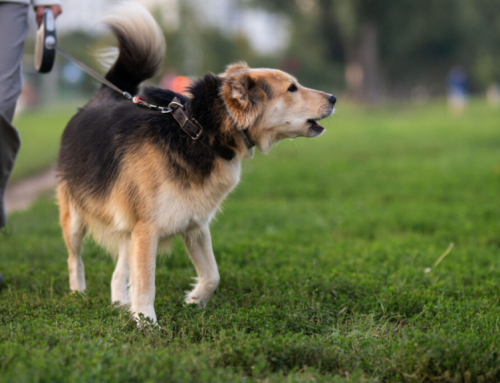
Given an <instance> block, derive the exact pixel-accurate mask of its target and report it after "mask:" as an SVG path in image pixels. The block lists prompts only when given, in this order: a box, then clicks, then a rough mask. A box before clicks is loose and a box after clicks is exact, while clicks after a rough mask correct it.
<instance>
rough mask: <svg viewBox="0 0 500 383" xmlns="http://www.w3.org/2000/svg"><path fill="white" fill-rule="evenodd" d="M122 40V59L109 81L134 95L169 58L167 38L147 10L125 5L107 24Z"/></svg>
mask: <svg viewBox="0 0 500 383" xmlns="http://www.w3.org/2000/svg"><path fill="white" fill-rule="evenodd" d="M103 21H104V22H105V23H106V24H107V25H108V26H109V27H110V28H111V30H112V31H113V34H114V35H115V36H116V38H117V40H118V49H119V52H120V53H119V55H118V59H117V60H116V62H115V63H114V65H113V66H112V67H111V69H110V70H109V72H108V73H107V74H106V79H107V80H109V81H110V82H112V83H113V84H115V85H116V86H117V87H118V88H120V89H122V90H124V91H126V92H129V93H130V94H132V95H134V94H136V93H137V87H138V86H139V84H140V83H141V82H143V81H144V80H146V79H148V78H151V77H153V76H154V75H155V74H156V72H157V71H158V69H159V68H160V66H161V62H162V60H163V57H164V56H165V38H164V37H163V33H162V31H161V29H160V27H159V26H158V24H157V23H156V21H155V19H154V18H153V16H151V14H150V13H149V12H148V10H147V9H146V8H144V7H143V6H142V5H140V4H138V3H135V2H130V1H128V2H122V3H120V6H119V7H115V8H114V10H113V12H112V14H111V15H110V16H107V17H106V18H104V20H103Z"/></svg>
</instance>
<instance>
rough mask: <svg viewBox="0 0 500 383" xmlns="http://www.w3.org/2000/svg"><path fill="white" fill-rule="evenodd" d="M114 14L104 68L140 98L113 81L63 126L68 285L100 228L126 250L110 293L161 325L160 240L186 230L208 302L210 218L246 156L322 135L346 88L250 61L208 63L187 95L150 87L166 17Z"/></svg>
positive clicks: (197, 291) (213, 269) (211, 287)
mask: <svg viewBox="0 0 500 383" xmlns="http://www.w3.org/2000/svg"><path fill="white" fill-rule="evenodd" d="M105 22H106V23H107V25H108V26H109V27H110V28H111V30H112V31H113V33H114V35H115V36H116V38H117V40H118V48H119V56H118V58H117V60H116V62H115V63H114V64H113V66H112V67H111V69H110V70H109V71H108V73H107V74H106V79H107V80H108V81H110V82H111V83H113V84H114V85H116V86H117V87H118V88H121V89H122V90H123V91H126V92H128V93H129V94H131V95H136V94H139V95H140V97H141V98H138V99H136V100H139V101H138V102H139V105H134V103H132V102H131V101H130V100H128V99H126V98H125V97H123V96H122V95H120V94H119V93H117V92H115V91H113V90H112V89H110V88H108V87H106V86H104V85H103V86H102V87H101V88H100V89H99V90H98V91H97V93H96V94H95V96H94V97H93V98H92V99H91V100H90V101H89V102H88V103H87V104H86V105H85V106H84V107H83V108H81V109H80V110H79V111H78V112H77V113H76V115H74V116H73V117H72V119H71V120H70V121H69V123H68V125H67V126H66V128H65V130H64V132H63V135H62V138H61V147H60V151H59V156H58V166H57V169H58V187H57V194H58V202H59V208H60V209H59V210H60V223H61V227H62V232H63V237H64V240H65V243H66V246H67V249H68V253H69V257H68V267H69V284H70V289H71V290H72V291H80V292H83V291H84V290H85V286H86V285H85V273H84V265H83V262H82V257H81V246H82V240H83V238H84V236H85V235H86V234H87V232H90V233H91V234H92V236H93V237H94V239H95V240H96V242H97V243H99V244H101V245H102V246H104V247H105V248H107V249H108V251H109V252H110V253H111V254H112V255H113V256H114V257H115V259H116V268H115V270H114V272H113V277H112V280H111V300H112V302H117V303H118V304H120V305H127V306H128V307H129V309H130V311H131V313H132V314H133V316H134V318H135V319H136V320H137V321H141V320H142V318H141V316H143V317H144V318H149V320H150V321H151V322H152V323H154V324H156V323H157V317H156V313H155V310H154V299H155V264H156V256H157V253H158V251H159V250H160V249H162V248H164V247H167V246H168V242H169V240H170V239H172V238H173V237H175V236H181V237H182V239H183V241H184V244H185V246H186V249H187V251H188V253H189V256H190V258H191V261H192V262H193V264H194V267H195V269H196V272H197V274H198V277H197V278H196V280H197V282H196V284H195V285H194V288H193V289H192V291H190V292H189V293H187V296H186V298H185V302H186V303H188V304H191V303H194V304H196V305H198V306H199V307H205V305H206V303H207V301H208V300H209V298H210V296H211V294H212V293H213V292H214V291H215V289H216V288H217V286H218V284H219V279H220V278H219V271H218V268H217V263H216V260H215V257H214V253H213V250H212V244H211V237H210V230H209V225H210V221H211V220H212V219H213V218H214V215H215V214H216V212H217V211H218V209H219V206H220V205H221V202H222V201H223V200H224V198H225V197H226V196H227V195H228V194H229V193H230V192H231V190H233V188H234V187H235V186H236V185H237V184H238V182H239V180H240V173H241V163H242V160H244V159H248V158H252V157H253V154H254V150H255V148H254V147H257V149H258V150H260V151H261V152H267V151H268V150H269V149H270V148H271V146H272V145H273V144H275V143H276V142H278V141H280V140H283V139H285V138H292V139H293V138H296V137H309V138H313V137H318V136H319V135H321V134H322V133H323V132H324V128H323V127H322V126H321V125H319V124H318V122H317V121H319V120H321V119H323V118H325V117H327V116H330V115H331V114H332V113H333V111H334V105H335V101H336V99H335V97H334V96H332V95H330V94H327V93H324V92H320V91H317V90H312V89H308V88H305V87H303V86H301V85H300V84H299V83H298V82H297V80H296V79H295V78H294V77H292V76H291V75H289V74H287V73H285V72H282V71H280V70H274V69H251V68H249V67H248V65H246V64H245V63H243V62H239V63H236V64H232V65H229V66H228V67H227V68H226V70H225V72H224V73H222V74H219V75H215V74H206V75H205V76H204V77H202V78H200V79H199V80H197V81H196V82H194V84H193V85H192V86H191V87H190V89H189V97H186V96H184V95H182V94H177V93H174V92H172V91H170V90H164V89H160V88H156V87H145V88H144V89H142V90H140V89H139V85H140V84H141V83H142V82H143V81H144V80H146V79H149V78H151V77H153V76H154V75H155V74H156V72H157V71H158V70H159V68H160V66H161V62H162V59H163V57H164V55H165V41H164V37H163V34H162V32H161V30H160V28H159V26H158V25H157V23H156V22H155V20H154V19H153V17H152V16H151V14H150V13H149V12H148V11H147V10H146V9H145V8H143V7H142V6H140V5H138V4H134V3H129V4H125V5H122V7H121V8H120V9H119V10H117V11H116V12H115V13H114V14H112V16H109V17H108V18H107V19H105ZM141 104H142V105H141ZM148 106H149V107H148Z"/></svg>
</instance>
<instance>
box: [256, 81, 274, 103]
mask: <svg viewBox="0 0 500 383" xmlns="http://www.w3.org/2000/svg"><path fill="white" fill-rule="evenodd" d="M257 85H258V87H259V88H260V89H262V90H263V91H264V93H265V94H266V96H267V99H268V100H270V99H272V98H273V97H274V94H273V90H272V88H271V86H270V85H269V84H268V83H267V81H265V80H262V79H260V80H258V82H257Z"/></svg>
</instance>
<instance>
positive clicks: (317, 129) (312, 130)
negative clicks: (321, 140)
mask: <svg viewBox="0 0 500 383" xmlns="http://www.w3.org/2000/svg"><path fill="white" fill-rule="evenodd" d="M307 122H308V124H309V135H310V137H316V136H319V135H320V134H321V133H323V132H324V131H325V128H323V127H322V126H321V125H320V124H319V123H318V121H316V120H313V119H309V120H307Z"/></svg>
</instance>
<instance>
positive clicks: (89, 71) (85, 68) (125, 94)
mask: <svg viewBox="0 0 500 383" xmlns="http://www.w3.org/2000/svg"><path fill="white" fill-rule="evenodd" d="M48 48H49V47H48ZM50 48H52V49H55V50H56V51H58V52H59V53H60V54H62V55H63V56H64V57H66V58H67V59H68V60H69V61H71V62H73V64H75V65H77V66H78V67H80V69H81V70H83V71H84V72H86V73H87V74H89V75H91V76H92V77H94V78H95V79H96V80H97V81H99V82H101V83H102V84H104V85H106V86H108V87H110V88H111V89H113V90H115V91H117V92H118V93H120V94H121V95H122V96H123V97H125V98H127V99H129V100H132V96H131V95H130V93H128V92H124V91H123V90H121V89H120V88H118V87H117V86H116V85H114V84H113V83H111V82H109V81H108V80H106V79H105V78H104V77H102V76H101V75H100V74H99V73H97V72H96V71H95V70H93V69H92V68H89V67H88V66H87V65H85V64H84V63H82V62H81V61H78V60H77V59H75V58H74V57H73V56H71V55H70V54H69V53H66V52H65V51H63V50H62V49H61V48H59V47H58V46H56V45H54V46H52V47H50Z"/></svg>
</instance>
